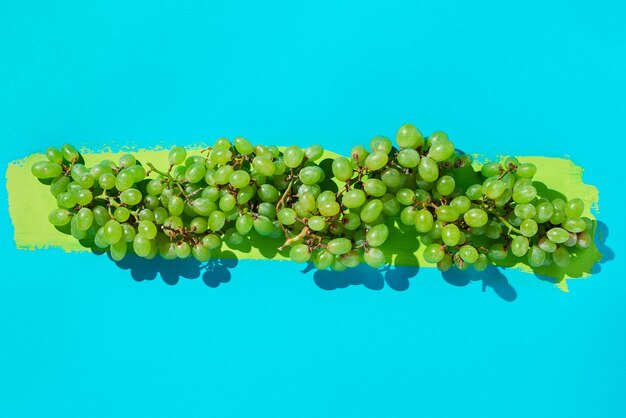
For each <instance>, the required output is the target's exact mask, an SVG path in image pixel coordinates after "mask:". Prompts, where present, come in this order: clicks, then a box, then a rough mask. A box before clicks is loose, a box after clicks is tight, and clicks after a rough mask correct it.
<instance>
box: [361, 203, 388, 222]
mask: <svg viewBox="0 0 626 418" xmlns="http://www.w3.org/2000/svg"><path fill="white" fill-rule="evenodd" d="M382 210H383V202H381V201H380V200H379V199H372V200H370V201H369V202H367V203H366V204H365V205H364V206H363V208H362V209H361V214H360V216H361V220H362V221H363V222H365V223H369V222H373V221H374V220H375V219H376V218H378V216H379V215H380V214H381V212H382Z"/></svg>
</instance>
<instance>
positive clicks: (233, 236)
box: [224, 228, 246, 247]
mask: <svg viewBox="0 0 626 418" xmlns="http://www.w3.org/2000/svg"><path fill="white" fill-rule="evenodd" d="M245 240H246V237H244V236H243V235H242V234H240V233H239V231H237V229H236V228H228V229H227V230H226V231H224V242H226V243H227V244H228V245H230V246H231V247H236V246H237V245H241V244H242V243H243V242H244V241H245Z"/></svg>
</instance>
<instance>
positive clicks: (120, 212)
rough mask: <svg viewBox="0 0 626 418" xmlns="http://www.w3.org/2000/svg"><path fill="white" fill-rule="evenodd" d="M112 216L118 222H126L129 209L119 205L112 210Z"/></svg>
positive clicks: (128, 216)
mask: <svg viewBox="0 0 626 418" xmlns="http://www.w3.org/2000/svg"><path fill="white" fill-rule="evenodd" d="M113 218H115V220H116V221H118V222H126V221H127V220H128V218H130V211H129V210H128V208H126V207H124V206H120V207H118V208H116V209H115V211H113Z"/></svg>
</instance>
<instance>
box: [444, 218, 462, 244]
mask: <svg viewBox="0 0 626 418" xmlns="http://www.w3.org/2000/svg"><path fill="white" fill-rule="evenodd" d="M441 239H442V241H443V242H444V244H446V245H448V246H450V247H454V246H455V245H457V244H458V243H459V240H460V239H461V231H459V227H458V226H456V225H455V224H448V225H446V226H444V227H443V229H442V230H441Z"/></svg>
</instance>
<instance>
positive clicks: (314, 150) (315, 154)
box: [304, 144, 324, 161]
mask: <svg viewBox="0 0 626 418" xmlns="http://www.w3.org/2000/svg"><path fill="white" fill-rule="evenodd" d="M304 155H305V157H306V158H307V159H308V160H309V161H317V160H319V159H320V158H322V155H324V148H322V146H321V145H317V144H314V145H311V146H308V147H306V148H305V149H304Z"/></svg>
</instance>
